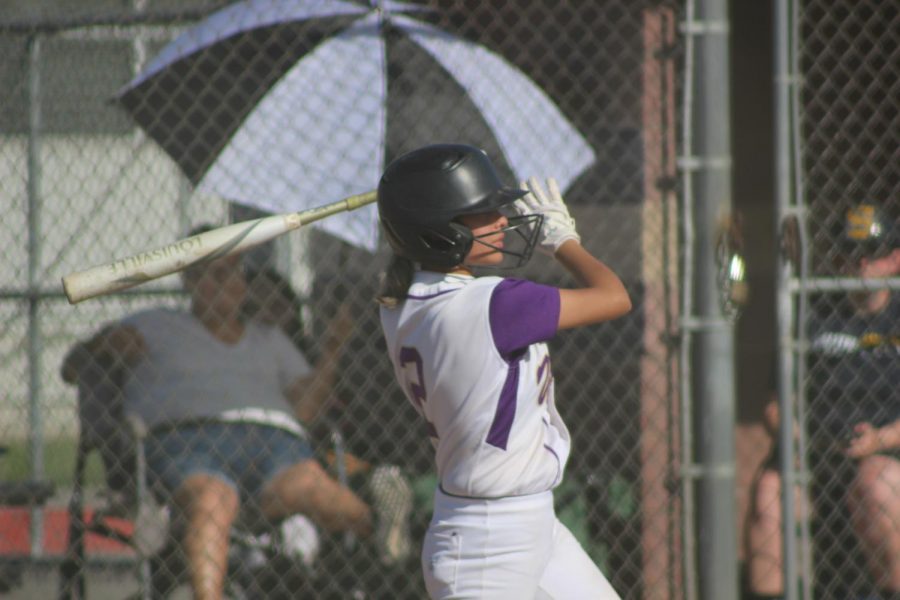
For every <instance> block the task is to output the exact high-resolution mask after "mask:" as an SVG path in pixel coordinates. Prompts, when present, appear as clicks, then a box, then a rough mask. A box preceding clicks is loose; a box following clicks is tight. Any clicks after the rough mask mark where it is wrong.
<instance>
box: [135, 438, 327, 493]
mask: <svg viewBox="0 0 900 600" xmlns="http://www.w3.org/2000/svg"><path fill="white" fill-rule="evenodd" d="M145 448H146V454H147V474H148V478H149V480H150V481H149V483H150V484H151V485H152V486H153V487H154V489H155V490H156V491H158V492H160V493H162V494H163V497H166V496H171V494H172V493H173V492H174V491H175V490H177V489H178V487H179V486H180V485H181V484H182V483H183V482H184V480H185V479H186V478H187V477H189V476H191V475H198V474H207V475H213V476H215V477H217V478H219V479H221V480H223V481H224V482H226V483H228V484H229V485H231V486H232V487H233V488H234V489H235V490H237V491H238V493H239V494H240V495H241V499H242V500H244V501H246V500H248V499H250V498H254V497H256V496H258V494H259V493H260V491H261V490H262V488H263V487H264V486H265V484H266V483H268V482H269V481H270V480H271V479H272V478H273V477H275V475H277V474H278V472H279V471H281V470H283V469H285V468H287V467H290V466H292V465H295V464H298V463H301V462H304V461H306V460H310V459H312V458H313V451H312V448H311V447H310V445H309V442H308V441H307V440H306V439H304V438H302V437H300V436H298V435H296V434H294V433H291V432H290V431H285V430H284V429H279V428H278V427H272V426H271V425H259V424H256V423H216V422H209V423H199V424H191V425H182V426H179V427H174V428H171V429H165V430H163V431H159V432H155V433H154V432H151V433H150V434H149V435H148V436H147V439H146V443H145Z"/></svg>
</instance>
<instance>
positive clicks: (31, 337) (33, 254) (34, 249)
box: [27, 36, 44, 557]
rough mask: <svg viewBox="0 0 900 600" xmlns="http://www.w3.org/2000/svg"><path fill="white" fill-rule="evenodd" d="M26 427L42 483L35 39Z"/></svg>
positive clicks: (33, 50) (31, 47)
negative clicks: (27, 424) (27, 425)
mask: <svg viewBox="0 0 900 600" xmlns="http://www.w3.org/2000/svg"><path fill="white" fill-rule="evenodd" d="M27 50H28V150H27V152H28V154H27V161H28V188H27V190H28V192H27V193H28V391H29V394H28V423H29V430H28V431H29V439H28V442H29V455H30V457H31V479H32V480H33V481H41V480H43V479H44V435H43V423H42V420H41V406H40V398H41V351H42V348H41V335H40V322H39V314H38V313H39V307H40V302H41V300H40V297H39V295H38V294H37V292H39V291H40V281H39V271H40V264H41V255H40V251H41V243H40V237H41V236H40V231H41V227H40V203H41V157H40V136H41V85H40V83H41V82H40V76H41V72H40V58H41V43H40V38H39V37H38V36H31V37H29V38H28V43H27ZM43 532H44V513H43V510H42V509H41V506H40V505H38V506H32V507H31V531H30V536H31V555H32V556H34V557H39V556H42V555H43V553H44V548H43V539H44V535H43Z"/></svg>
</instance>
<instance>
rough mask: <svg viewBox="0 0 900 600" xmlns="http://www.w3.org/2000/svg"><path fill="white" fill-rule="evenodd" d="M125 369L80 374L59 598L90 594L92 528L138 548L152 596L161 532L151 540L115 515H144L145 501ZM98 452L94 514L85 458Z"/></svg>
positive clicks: (144, 584)
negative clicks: (101, 501) (99, 492)
mask: <svg viewBox="0 0 900 600" xmlns="http://www.w3.org/2000/svg"><path fill="white" fill-rule="evenodd" d="M123 382H124V370H123V369H121V368H118V367H117V366H116V365H112V364H99V363H96V362H92V363H91V364H89V365H88V366H86V367H85V368H84V369H83V370H82V372H81V373H80V374H79V379H78V420H79V435H78V444H77V448H76V454H75V473H74V477H73V481H72V495H71V497H70V499H69V507H68V512H69V531H68V539H67V543H66V550H65V555H64V557H63V561H62V563H61V565H60V579H59V598H60V599H61V600H62V599H68V600H81V599H84V598H86V585H85V567H86V556H85V539H86V536H87V534H88V533H94V534H97V535H100V536H102V537H104V538H107V539H111V540H115V541H118V542H120V543H122V544H125V545H127V546H130V547H131V548H132V549H134V551H135V553H136V555H137V556H138V565H139V574H140V584H141V590H142V595H143V596H144V597H145V598H150V597H151V593H150V587H149V582H150V559H151V555H152V554H153V552H154V551H155V549H156V548H154V547H153V546H159V545H160V543H161V541H162V540H161V538H159V536H157V539H156V540H152V539H151V537H150V536H149V535H148V533H149V531H150V529H148V528H144V532H143V536H136V535H135V534H134V533H133V532H131V531H125V530H123V529H122V528H121V527H120V526H117V524H116V523H115V522H114V521H113V519H115V518H118V519H121V518H129V517H131V518H133V519H134V520H135V521H139V520H145V519H146V517H147V515H148V514H149V513H150V511H153V510H155V509H154V508H152V507H149V506H148V505H147V504H146V500H147V499H148V498H149V495H148V494H147V493H146V490H145V477H144V472H143V470H144V464H143V457H142V453H141V452H139V445H137V444H135V441H134V437H133V435H132V434H131V432H130V430H129V429H130V428H129V425H128V423H127V421H126V419H125V417H124V407H123V403H122V395H121V390H122V384H123ZM95 451H96V452H98V453H99V455H100V458H101V461H102V463H103V472H104V483H105V495H106V502H105V506H103V507H101V508H98V509H97V510H96V511H95V512H94V513H93V514H92V515H91V516H90V517H88V516H87V514H86V513H85V506H84V492H85V487H84V486H85V474H86V467H87V460H88V457H89V455H90V454H91V453H92V452H95Z"/></svg>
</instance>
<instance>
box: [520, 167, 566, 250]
mask: <svg viewBox="0 0 900 600" xmlns="http://www.w3.org/2000/svg"><path fill="white" fill-rule="evenodd" d="M522 189H527V190H528V193H527V194H526V195H525V196H523V197H522V198H521V199H520V200H519V201H518V202H516V205H517V206H516V209H517V211H518V212H519V213H520V214H529V213H532V214H533V213H539V214H541V215H543V216H544V225H543V227H542V228H541V235H540V239H539V241H538V244H539V248H540V250H541V251H542V252H544V253H546V254H549V255H551V256H552V255H553V254H555V253H556V251H557V250H559V247H560V246H562V245H563V243H565V242H567V241H569V240H575V241H576V242H580V241H581V236H579V235H578V232H577V231H575V219H573V218H572V215H570V214H569V209H568V208H566V203H565V201H564V200H563V198H562V194H561V193H560V191H559V185H558V184H557V183H556V180H555V179H553V178H550V179H547V187H546V188H544V186H542V185H541V182H540V181H538V179H537V178H536V177H531V178H529V179H528V181H527V182H525V183H523V184H522Z"/></svg>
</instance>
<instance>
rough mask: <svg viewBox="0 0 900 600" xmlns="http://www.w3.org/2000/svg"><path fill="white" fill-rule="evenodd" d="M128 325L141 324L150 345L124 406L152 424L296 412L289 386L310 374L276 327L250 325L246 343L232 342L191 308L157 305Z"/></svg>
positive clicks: (127, 387)
mask: <svg viewBox="0 0 900 600" xmlns="http://www.w3.org/2000/svg"><path fill="white" fill-rule="evenodd" d="M123 323H124V324H126V325H131V326H133V327H135V328H136V329H137V330H138V331H139V332H140V333H141V335H142V336H143V338H144V341H145V343H146V347H147V356H146V358H145V359H144V360H142V361H140V362H139V363H138V364H137V365H135V366H134V367H133V369H132V371H131V376H130V377H128V379H127V382H126V384H125V389H124V395H125V410H126V412H129V413H131V414H135V415H137V416H139V417H140V418H141V419H143V421H144V423H145V424H146V425H147V426H148V427H153V426H154V425H160V424H163V423H171V422H173V421H182V420H190V419H198V418H219V417H221V416H222V415H223V413H226V411H232V412H234V411H237V410H239V409H248V408H253V409H262V411H270V412H273V413H281V414H285V415H293V409H292V407H291V406H290V405H289V403H288V401H287V399H286V397H285V395H284V391H285V390H286V389H287V388H288V387H289V386H290V385H291V384H292V383H294V382H295V381H296V380H297V378H299V377H303V376H306V375H308V374H310V373H311V368H310V365H309V363H308V362H307V360H306V358H305V357H304V356H303V355H302V354H301V353H300V352H299V351H298V350H297V349H296V347H295V346H294V345H293V344H292V343H291V342H290V340H289V339H288V338H287V336H286V335H284V333H283V332H282V331H281V330H279V329H277V328H275V327H268V326H265V325H260V324H257V323H253V322H250V323H247V324H246V327H245V330H244V335H243V337H242V338H241V339H240V341H238V342H237V343H235V344H226V343H225V342H222V341H221V340H219V339H218V338H216V337H214V336H213V335H212V334H211V333H210V332H209V331H208V330H207V329H206V328H205V327H204V326H203V324H202V323H201V322H200V321H199V320H197V319H196V317H194V316H193V315H191V314H190V313H187V312H184V311H177V310H172V309H152V310H148V311H144V312H140V313H137V314H135V315H132V316H130V317H128V318H126V319H124V320H123Z"/></svg>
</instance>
